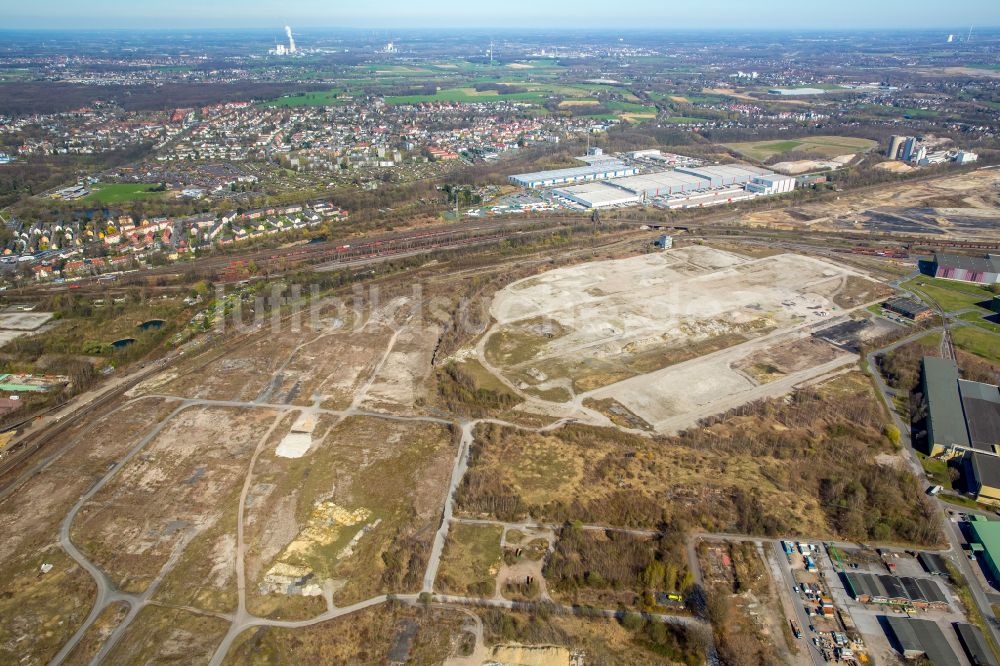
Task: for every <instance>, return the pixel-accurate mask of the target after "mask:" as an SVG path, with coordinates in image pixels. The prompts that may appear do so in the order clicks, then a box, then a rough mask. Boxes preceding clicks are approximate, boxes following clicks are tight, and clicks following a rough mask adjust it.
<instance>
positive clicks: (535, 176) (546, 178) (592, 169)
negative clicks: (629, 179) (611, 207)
mask: <svg viewBox="0 0 1000 666" xmlns="http://www.w3.org/2000/svg"><path fill="white" fill-rule="evenodd" d="M617 172H623V173H629V172H631V173H634V172H635V169H634V168H632V167H629V166H628V165H627V164H625V163H624V162H620V161H618V160H608V159H605V160H603V161H601V162H599V163H594V164H590V165H587V166H580V167H570V168H568V169H552V170H550V171H536V172H534V173H519V174H515V175H513V176H511V177H510V180H511V181H512V182H515V183H518V184H521V185H529V186H530V184H531V183H552V184H559V183H565V182H569V181H572V180H583V179H593V178H606V177H608V174H614V175H619V173H617Z"/></svg>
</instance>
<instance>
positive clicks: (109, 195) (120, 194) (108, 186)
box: [83, 183, 163, 205]
mask: <svg viewBox="0 0 1000 666" xmlns="http://www.w3.org/2000/svg"><path fill="white" fill-rule="evenodd" d="M155 187H157V186H156V185H150V184H149V183H97V184H96V185H94V189H93V191H92V192H91V193H90V194H88V195H87V196H85V197H84V198H83V201H85V202H87V203H95V204H102V205H105V204H116V203H125V202H128V201H140V200H144V199H157V198H160V197H162V196H163V191H155V192H154V191H152V188H155Z"/></svg>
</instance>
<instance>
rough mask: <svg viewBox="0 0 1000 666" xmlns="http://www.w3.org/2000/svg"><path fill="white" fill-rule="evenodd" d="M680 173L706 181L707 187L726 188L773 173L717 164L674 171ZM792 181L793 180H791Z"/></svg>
mask: <svg viewBox="0 0 1000 666" xmlns="http://www.w3.org/2000/svg"><path fill="white" fill-rule="evenodd" d="M676 170H677V171H678V172H680V173H688V174H691V175H692V176H697V177H698V178H702V179H704V180H707V181H708V187H713V188H715V187H726V186H728V185H746V184H747V183H749V182H750V181H752V180H753V179H754V178H756V177H757V176H771V175H774V172H773V171H768V170H767V169H762V168H760V167H755V166H750V165H748V164H740V165H738V166H737V165H735V164H719V165H716V166H702V167H686V166H679V167H677V169H676ZM793 180H794V179H793Z"/></svg>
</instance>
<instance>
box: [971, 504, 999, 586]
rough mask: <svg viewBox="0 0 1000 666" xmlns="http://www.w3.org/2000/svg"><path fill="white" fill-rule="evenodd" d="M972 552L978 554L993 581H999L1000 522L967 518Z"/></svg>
mask: <svg viewBox="0 0 1000 666" xmlns="http://www.w3.org/2000/svg"><path fill="white" fill-rule="evenodd" d="M969 529H970V530H971V532H972V542H973V544H972V545H973V550H974V551H976V552H977V553H979V554H980V555H981V556H982V558H983V561H984V563H985V564H986V568H987V569H988V570H989V572H990V575H991V576H993V580H1000V520H988V519H986V518H985V517H983V516H980V515H970V516H969Z"/></svg>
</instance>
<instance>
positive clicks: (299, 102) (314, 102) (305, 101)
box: [261, 90, 346, 107]
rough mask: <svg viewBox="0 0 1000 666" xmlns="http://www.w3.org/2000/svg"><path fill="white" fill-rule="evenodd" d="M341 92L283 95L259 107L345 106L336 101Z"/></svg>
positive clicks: (329, 91) (325, 91) (342, 102)
mask: <svg viewBox="0 0 1000 666" xmlns="http://www.w3.org/2000/svg"><path fill="white" fill-rule="evenodd" d="M343 92H344V91H343V90H323V91H318V92H308V93H301V94H299V95H285V96H284V97H279V98H278V99H272V100H270V101H268V102H264V103H263V104H262V105H261V106H282V107H289V106H337V105H340V104H346V102H344V101H342V100H339V99H337V95H340V94H342V93H343Z"/></svg>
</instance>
